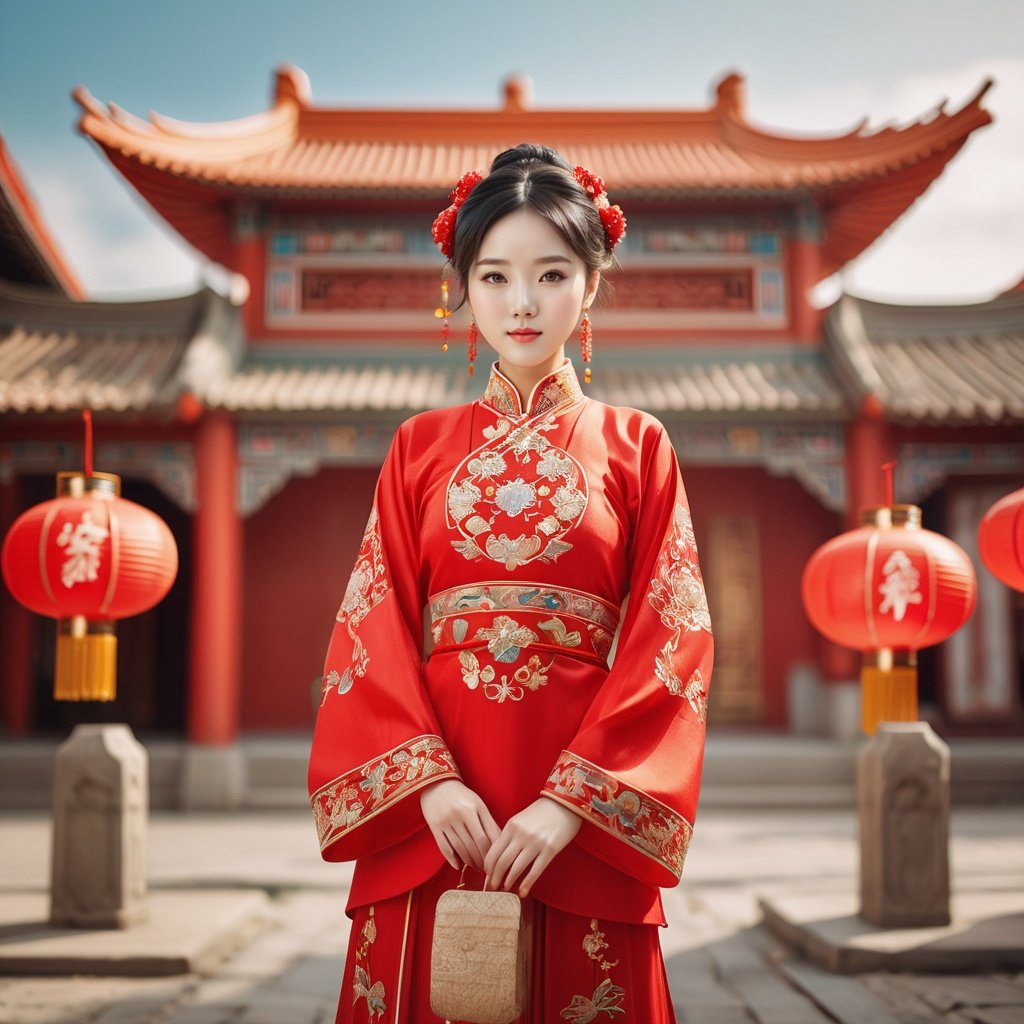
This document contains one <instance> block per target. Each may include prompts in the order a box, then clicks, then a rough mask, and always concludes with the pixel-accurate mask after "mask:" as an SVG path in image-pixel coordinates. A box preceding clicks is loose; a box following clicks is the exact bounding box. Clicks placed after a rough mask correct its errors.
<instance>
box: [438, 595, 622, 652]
mask: <svg viewBox="0 0 1024 1024" xmlns="http://www.w3.org/2000/svg"><path fill="white" fill-rule="evenodd" d="M429 607H430V622H431V634H432V636H433V640H434V648H433V650H432V651H431V654H434V653H437V652H439V651H451V650H464V649H468V650H482V649H483V648H485V647H486V649H487V650H488V652H489V653H490V655H491V657H492V658H493V659H494V660H495V661H499V662H504V663H507V664H511V663H513V662H515V661H516V660H517V659H518V658H519V655H520V653H521V652H522V651H523V650H526V649H529V650H531V651H533V652H539V651H554V652H557V653H559V654H569V655H572V656H574V657H578V658H583V659H585V660H587V661H594V662H597V663H599V664H602V665H604V664H607V658H608V651H609V650H610V649H611V645H612V638H613V637H614V635H615V629H616V627H617V626H618V622H619V610H618V608H616V607H615V606H614V605H612V604H610V603H609V602H608V601H605V600H604V599H603V598H600V597H596V596H595V595H593V594H587V593H585V592H584V591H581V590H570V589H568V588H565V587H548V586H542V585H540V584H531V583H477V584H474V585H472V586H464V587H452V588H450V589H449V590H444V591H441V592H440V593H438V594H435V595H434V596H433V597H431V598H430V599H429Z"/></svg>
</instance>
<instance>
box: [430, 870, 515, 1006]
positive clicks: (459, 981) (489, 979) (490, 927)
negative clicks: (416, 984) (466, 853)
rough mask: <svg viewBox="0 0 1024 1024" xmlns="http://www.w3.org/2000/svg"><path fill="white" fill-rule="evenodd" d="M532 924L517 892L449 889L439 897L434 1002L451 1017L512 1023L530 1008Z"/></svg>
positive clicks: (432, 963) (433, 955)
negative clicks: (527, 999) (528, 997)
mask: <svg viewBox="0 0 1024 1024" xmlns="http://www.w3.org/2000/svg"><path fill="white" fill-rule="evenodd" d="M529 949H530V928H529V924H528V923H527V922H526V921H525V920H524V914H523V905H522V902H521V901H520V899H519V897H518V896H516V894H515V893H511V892H477V891H476V890H472V889H449V890H448V892H445V893H442V894H441V898H440V899H439V900H438V901H437V910H436V912H435V915H434V942H433V947H432V949H431V957H430V1008H431V1009H432V1010H433V1011H434V1013H436V1014H437V1015H438V1016H440V1017H442V1018H444V1019H445V1020H449V1021H467V1022H470V1024H512V1021H514V1020H515V1019H516V1018H517V1017H520V1016H522V1014H523V1012H524V1011H525V1010H526V996H527V991H528V984H529V982H528V977H527V975H528V973H529Z"/></svg>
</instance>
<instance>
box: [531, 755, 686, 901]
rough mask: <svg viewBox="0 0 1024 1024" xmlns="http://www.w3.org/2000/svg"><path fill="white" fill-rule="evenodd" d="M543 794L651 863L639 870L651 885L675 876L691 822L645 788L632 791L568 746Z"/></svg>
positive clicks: (670, 880) (667, 882) (670, 881)
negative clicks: (651, 871) (642, 870)
mask: <svg viewBox="0 0 1024 1024" xmlns="http://www.w3.org/2000/svg"><path fill="white" fill-rule="evenodd" d="M541 793H542V794H543V795H544V796H547V797H550V798H551V799H553V800H557V801H558V802H559V803H561V804H564V805H565V806H566V807H568V808H570V809H571V810H573V811H575V812H576V813H577V814H579V815H581V816H582V817H584V818H585V819H586V820H587V821H589V822H591V823H592V824H593V825H596V826H597V828H598V829H600V830H601V831H602V832H603V833H604V834H605V835H606V836H611V837H614V838H615V839H617V840H620V841H621V842H623V843H625V844H626V845H627V847H628V848H629V849H631V850H634V851H636V852H637V853H639V854H641V855H642V856H643V857H644V858H647V859H648V861H649V862H653V864H652V866H653V867H655V871H654V872H653V873H650V872H643V873H644V874H645V875H649V876H650V880H651V881H654V882H655V884H658V885H662V886H671V885H675V883H676V882H677V881H678V880H679V877H680V875H681V874H682V871H683V861H684V859H685V858H686V851H687V849H688V848H689V846H690V838H691V836H692V835H693V826H692V825H691V824H690V822H688V821H687V820H686V818H684V817H683V816H682V815H681V814H678V813H677V812H675V811H673V810H672V808H670V807H668V806H666V805H665V804H663V803H662V802H661V801H660V800H657V799H655V798H654V797H652V796H650V795H649V794H648V793H645V792H643V790H640V789H636V788H633V789H630V788H629V787H627V786H626V785H624V784H623V783H622V782H621V781H620V780H618V779H617V778H616V777H615V776H614V775H612V774H611V773H610V772H607V771H605V769H603V768H600V767H598V766H597V765H596V764H593V763H592V762H590V761H587V760H585V759H584V758H582V757H579V756H578V755H576V754H573V753H572V752H571V751H569V750H563V751H562V753H561V756H560V757H559V758H558V761H557V762H556V763H555V767H554V769H553V770H552V772H551V774H550V775H549V776H548V779H547V782H545V783H544V787H543V788H542V789H541ZM581 838H583V841H584V845H590V844H589V843H587V842H586V838H585V836H583V834H582V833H581ZM605 847H606V844H605ZM595 852H598V851H597V850H596V849H595ZM658 868H660V869H663V870H658ZM665 872H668V875H666V874H665Z"/></svg>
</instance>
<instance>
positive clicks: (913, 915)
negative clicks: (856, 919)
mask: <svg viewBox="0 0 1024 1024" xmlns="http://www.w3.org/2000/svg"><path fill="white" fill-rule="evenodd" d="M857 803H858V806H859V810H860V916H861V917H862V918H864V920H866V921H870V922H871V923H872V924H876V925H879V926H881V927H883V928H914V927H927V926H935V925H947V924H949V922H950V916H949V747H948V746H947V745H946V744H945V743H944V742H943V741H942V740H941V739H939V737H938V736H936V735H935V733H934V732H933V731H932V728H931V726H930V725H928V724H927V723H926V722H882V723H880V724H879V726H878V730H877V732H876V733H875V735H874V737H873V738H872V739H871V740H870V741H869V742H868V743H866V744H865V745H864V747H863V748H862V750H861V752H860V756H859V758H858V763H857Z"/></svg>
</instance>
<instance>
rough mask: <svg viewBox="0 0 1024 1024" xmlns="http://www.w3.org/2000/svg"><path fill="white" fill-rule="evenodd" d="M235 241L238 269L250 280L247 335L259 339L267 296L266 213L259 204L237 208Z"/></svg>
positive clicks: (244, 318)
mask: <svg viewBox="0 0 1024 1024" xmlns="http://www.w3.org/2000/svg"><path fill="white" fill-rule="evenodd" d="M232 241H233V242H234V250H235V265H234V269H235V270H236V271H237V272H238V273H239V274H241V275H242V276H243V277H244V278H245V279H246V280H247V281H248V282H249V298H248V299H247V300H246V303H245V305H244V306H243V308H242V323H243V325H244V326H245V336H246V337H247V338H258V337H259V336H260V335H261V334H262V333H263V319H264V317H263V312H264V302H265V295H266V280H265V278H266V258H265V254H264V251H265V244H266V243H265V240H264V237H263V214H262V211H261V210H260V208H259V207H258V206H256V205H254V204H246V205H243V206H240V207H239V208H238V209H237V210H236V212H235V221H234V225H233V234H232Z"/></svg>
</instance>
